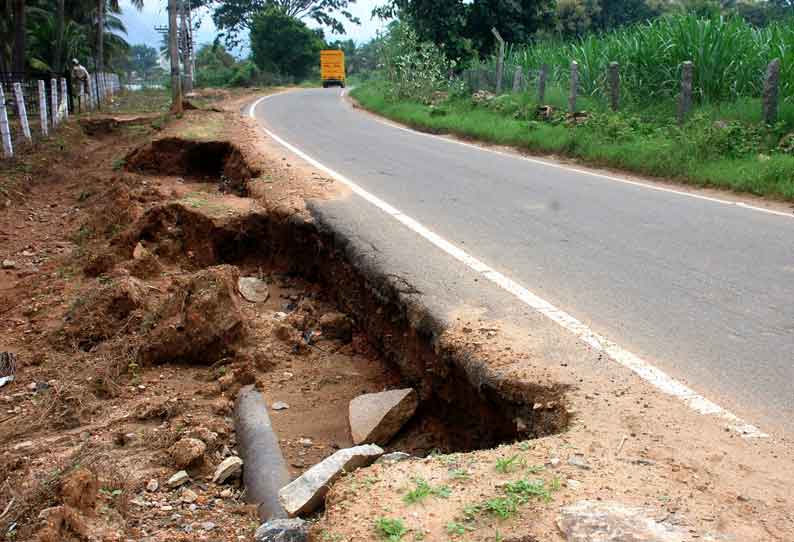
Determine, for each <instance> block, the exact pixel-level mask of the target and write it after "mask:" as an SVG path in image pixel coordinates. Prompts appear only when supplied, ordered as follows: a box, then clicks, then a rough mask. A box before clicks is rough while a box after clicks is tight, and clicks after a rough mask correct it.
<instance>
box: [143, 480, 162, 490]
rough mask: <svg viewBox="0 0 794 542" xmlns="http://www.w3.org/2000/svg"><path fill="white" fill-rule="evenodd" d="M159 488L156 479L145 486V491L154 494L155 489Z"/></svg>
mask: <svg viewBox="0 0 794 542" xmlns="http://www.w3.org/2000/svg"><path fill="white" fill-rule="evenodd" d="M159 487H160V484H159V483H158V482H157V479H156V478H152V479H151V480H149V482H148V483H147V484H146V491H148V492H149V493H154V492H155V491H157V489H158V488H159Z"/></svg>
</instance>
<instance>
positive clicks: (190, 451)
mask: <svg viewBox="0 0 794 542" xmlns="http://www.w3.org/2000/svg"><path fill="white" fill-rule="evenodd" d="M206 450H207V445H206V444H204V442H202V441H200V440H199V439H196V438H183V439H180V440H179V441H177V443H176V444H174V445H173V446H172V447H171V457H172V458H173V460H174V465H176V467H177V468H180V469H183V468H185V467H188V466H190V465H192V464H193V463H196V462H197V461H198V460H199V459H201V458H202V457H203V456H204V452H205V451H206Z"/></svg>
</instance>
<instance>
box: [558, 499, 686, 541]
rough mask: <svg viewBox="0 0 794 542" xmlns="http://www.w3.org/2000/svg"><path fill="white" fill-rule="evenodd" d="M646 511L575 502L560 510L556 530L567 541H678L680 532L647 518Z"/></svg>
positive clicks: (613, 503) (613, 504)
mask: <svg viewBox="0 0 794 542" xmlns="http://www.w3.org/2000/svg"><path fill="white" fill-rule="evenodd" d="M648 515H649V511H647V510H643V509H642V508H634V507H628V506H624V505H623V504H620V503H617V502H610V501H579V502H576V503H574V504H571V505H569V506H565V507H563V508H562V509H561V510H560V516H559V517H558V518H557V527H558V528H559V529H560V531H561V532H562V533H563V534H564V535H565V537H566V540H567V541H568V542H593V541H598V542H682V541H683V540H684V533H683V532H682V531H680V530H678V529H677V528H675V527H672V526H668V525H665V524H663V523H659V522H657V521H655V520H653V519H651V518H650V517H648Z"/></svg>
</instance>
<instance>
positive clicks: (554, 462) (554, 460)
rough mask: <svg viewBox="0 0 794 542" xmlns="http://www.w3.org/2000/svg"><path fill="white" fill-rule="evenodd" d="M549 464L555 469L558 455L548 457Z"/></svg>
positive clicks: (558, 461) (557, 465)
mask: <svg viewBox="0 0 794 542" xmlns="http://www.w3.org/2000/svg"><path fill="white" fill-rule="evenodd" d="M549 466H550V467H551V468H553V469H556V468H557V467H559V466H560V458H559V457H552V458H551V459H549Z"/></svg>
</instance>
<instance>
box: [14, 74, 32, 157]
mask: <svg viewBox="0 0 794 542" xmlns="http://www.w3.org/2000/svg"><path fill="white" fill-rule="evenodd" d="M14 98H15V99H16V102H17V114H18V115H19V123H20V124H21V125H22V133H23V134H25V139H27V140H28V143H32V142H33V137H32V136H31V135H30V124H28V111H27V108H26V107H25V95H24V94H23V93H22V83H14Z"/></svg>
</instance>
